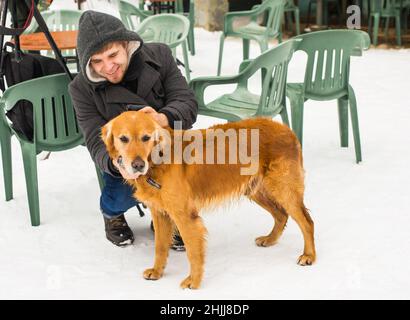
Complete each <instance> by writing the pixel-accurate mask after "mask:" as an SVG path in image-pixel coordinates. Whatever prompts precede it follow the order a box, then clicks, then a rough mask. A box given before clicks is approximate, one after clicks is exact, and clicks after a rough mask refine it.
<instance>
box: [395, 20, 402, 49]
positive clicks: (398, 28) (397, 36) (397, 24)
mask: <svg viewBox="0 0 410 320" xmlns="http://www.w3.org/2000/svg"><path fill="white" fill-rule="evenodd" d="M400 29H401V25H400V13H399V14H397V15H396V41H397V45H398V46H401V30H400Z"/></svg>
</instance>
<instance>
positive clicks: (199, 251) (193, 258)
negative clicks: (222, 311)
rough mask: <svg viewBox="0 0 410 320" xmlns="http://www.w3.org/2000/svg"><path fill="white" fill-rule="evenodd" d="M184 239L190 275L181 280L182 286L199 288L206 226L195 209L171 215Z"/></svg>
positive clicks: (202, 267) (202, 268) (202, 269)
mask: <svg viewBox="0 0 410 320" xmlns="http://www.w3.org/2000/svg"><path fill="white" fill-rule="evenodd" d="M171 218H172V219H173V220H174V222H175V224H176V226H177V228H178V230H179V233H180V234H181V237H182V240H184V243H185V247H186V252H187V255H188V260H189V263H190V266H191V273H190V275H189V276H188V277H187V278H185V279H184V281H182V282H181V287H182V288H184V289H185V288H189V289H197V288H199V286H200V285H201V281H202V277H203V274H204V263H205V247H206V242H205V237H206V233H207V231H206V228H205V226H204V224H203V222H202V219H201V217H199V216H198V213H197V212H196V211H195V210H191V211H188V212H183V213H181V214H175V215H171Z"/></svg>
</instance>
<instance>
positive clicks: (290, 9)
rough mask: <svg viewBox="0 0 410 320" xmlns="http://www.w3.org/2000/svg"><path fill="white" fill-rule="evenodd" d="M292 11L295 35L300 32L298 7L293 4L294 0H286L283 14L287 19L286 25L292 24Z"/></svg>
mask: <svg viewBox="0 0 410 320" xmlns="http://www.w3.org/2000/svg"><path fill="white" fill-rule="evenodd" d="M292 13H293V15H294V17H295V33H296V35H299V34H300V14H299V8H298V6H297V5H295V1H294V0H286V3H285V9H284V14H285V17H286V19H287V22H288V25H289V26H291V25H293V23H292Z"/></svg>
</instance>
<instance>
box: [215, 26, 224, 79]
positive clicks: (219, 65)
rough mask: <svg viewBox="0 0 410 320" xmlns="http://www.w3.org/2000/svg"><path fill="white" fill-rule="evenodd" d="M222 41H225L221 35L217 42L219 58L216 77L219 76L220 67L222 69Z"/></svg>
mask: <svg viewBox="0 0 410 320" xmlns="http://www.w3.org/2000/svg"><path fill="white" fill-rule="evenodd" d="M224 41H225V35H224V34H222V35H221V38H220V40H219V58H218V71H217V73H216V74H217V76H220V75H221V67H222V54H223V51H224Z"/></svg>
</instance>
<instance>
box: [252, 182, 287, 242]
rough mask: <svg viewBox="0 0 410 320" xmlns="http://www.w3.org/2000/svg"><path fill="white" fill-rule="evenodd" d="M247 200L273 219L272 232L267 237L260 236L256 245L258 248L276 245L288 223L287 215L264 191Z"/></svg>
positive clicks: (259, 191)
mask: <svg viewBox="0 0 410 320" xmlns="http://www.w3.org/2000/svg"><path fill="white" fill-rule="evenodd" d="M249 198H250V199H251V200H253V201H255V202H256V203H257V204H259V205H260V206H261V207H262V208H264V209H265V210H267V211H269V212H270V214H271V215H272V216H273V218H274V219H275V225H274V227H273V229H272V231H271V232H270V233H269V234H268V235H267V236H261V237H258V238H256V239H255V242H256V245H258V246H260V247H269V246H272V245H274V244H275V243H277V241H278V240H279V238H280V236H281V235H282V232H283V229H284V228H285V226H286V222H287V221H288V214H287V213H286V212H285V211H284V210H282V209H281V208H278V206H277V204H276V201H275V199H273V197H272V196H270V195H269V193H267V192H266V191H264V190H263V188H262V190H258V191H257V192H256V193H255V194H253V195H252V196H249Z"/></svg>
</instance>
